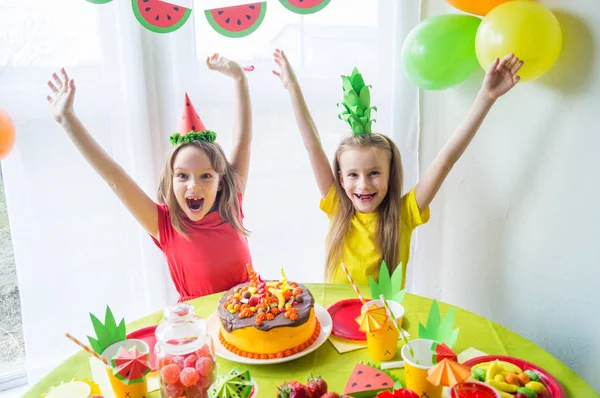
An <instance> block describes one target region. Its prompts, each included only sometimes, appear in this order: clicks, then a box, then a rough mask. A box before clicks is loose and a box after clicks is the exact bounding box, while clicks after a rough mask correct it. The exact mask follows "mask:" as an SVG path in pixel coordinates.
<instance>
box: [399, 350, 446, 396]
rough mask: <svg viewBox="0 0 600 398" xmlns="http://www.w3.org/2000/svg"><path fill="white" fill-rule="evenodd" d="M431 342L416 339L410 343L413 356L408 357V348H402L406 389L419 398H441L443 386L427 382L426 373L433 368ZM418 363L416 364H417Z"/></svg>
mask: <svg viewBox="0 0 600 398" xmlns="http://www.w3.org/2000/svg"><path fill="white" fill-rule="evenodd" d="M432 344H433V340H425V339H417V340H413V341H411V342H410V347H412V349H413V352H414V354H415V356H414V357H413V356H412V355H410V347H409V346H408V345H407V344H404V346H402V350H401V354H402V359H403V360H404V376H405V378H406V388H408V389H409V390H413V391H414V392H416V393H417V394H418V395H419V397H429V398H441V397H442V389H443V386H434V385H433V384H431V383H430V382H429V381H428V380H427V372H428V371H429V369H431V368H433V367H434V366H435V365H434V364H433V358H432V355H431V345H432ZM417 362H418V363H417Z"/></svg>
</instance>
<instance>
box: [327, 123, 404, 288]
mask: <svg viewBox="0 0 600 398" xmlns="http://www.w3.org/2000/svg"><path fill="white" fill-rule="evenodd" d="M357 147H359V148H378V149H382V150H385V151H389V153H390V155H391V156H390V158H391V161H390V178H389V185H388V192H387V195H386V196H385V198H384V199H383V201H382V202H381V204H380V205H379V207H378V208H377V213H378V216H379V217H378V223H377V231H376V236H377V237H378V238H377V240H378V241H377V246H378V247H379V250H380V252H381V253H382V259H383V260H385V262H386V264H387V267H388V270H389V271H390V274H391V273H392V272H394V270H395V269H396V267H397V266H398V263H399V261H400V253H399V250H398V247H399V244H398V241H399V240H400V222H399V221H400V201H401V199H402V182H403V172H402V161H401V158H400V151H399V150H398V147H397V146H396V144H395V143H394V142H393V141H392V140H391V139H390V138H389V137H386V136H385V135H383V134H376V133H372V134H364V135H354V134H350V135H348V136H346V137H344V138H342V140H341V141H340V144H339V146H338V148H337V150H336V152H335V157H334V159H333V174H334V180H335V188H336V190H337V197H338V198H339V200H338V203H337V211H336V212H335V213H334V215H333V219H332V221H331V224H330V228H329V233H328V234H327V253H326V259H327V260H326V264H325V272H326V276H327V279H328V280H330V279H331V278H332V277H333V275H334V272H335V269H336V267H337V266H338V265H339V264H340V262H341V261H343V258H342V257H343V248H344V240H345V238H346V236H347V234H348V232H349V231H350V221H351V220H352V216H353V215H354V212H355V210H354V205H353V204H352V200H351V199H350V198H349V197H348V195H346V192H345V191H344V188H343V187H342V184H341V182H340V174H341V172H340V170H341V169H340V156H341V155H342V153H343V152H344V151H347V150H350V149H354V148H357Z"/></svg>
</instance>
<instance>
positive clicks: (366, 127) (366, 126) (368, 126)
mask: <svg viewBox="0 0 600 398" xmlns="http://www.w3.org/2000/svg"><path fill="white" fill-rule="evenodd" d="M372 125H373V121H372V120H369V122H368V123H367V124H365V133H368V134H371V133H372V129H371V126H372Z"/></svg>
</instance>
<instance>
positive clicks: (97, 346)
mask: <svg viewBox="0 0 600 398" xmlns="http://www.w3.org/2000/svg"><path fill="white" fill-rule="evenodd" d="M88 341H89V342H90V346H92V350H94V351H96V353H98V354H102V351H103V350H102V348H101V347H100V343H98V340H96V339H94V338H92V337H90V336H88Z"/></svg>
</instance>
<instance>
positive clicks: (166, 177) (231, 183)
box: [158, 141, 250, 237]
mask: <svg viewBox="0 0 600 398" xmlns="http://www.w3.org/2000/svg"><path fill="white" fill-rule="evenodd" d="M189 146H193V147H196V148H197V149H198V150H201V151H203V152H204V153H206V156H208V159H209V160H210V163H211V165H212V168H213V169H214V170H215V171H216V172H217V174H219V183H220V185H221V190H220V191H219V192H218V193H217V198H216V199H215V205H216V206H217V207H218V209H219V215H220V216H221V219H222V220H223V221H225V222H230V223H231V225H233V227H234V228H235V229H236V230H237V231H239V232H240V233H241V234H243V235H246V236H248V235H249V233H250V232H249V231H248V230H247V229H246V228H244V225H243V224H242V219H241V215H240V214H241V211H240V207H241V206H240V201H239V199H238V192H239V191H240V190H239V187H240V183H239V179H238V176H237V174H236V172H235V170H234V168H233V166H232V165H231V164H230V163H229V161H228V160H227V157H226V156H225V153H224V152H223V148H221V146H220V145H219V144H217V143H216V142H212V143H211V142H205V141H192V142H186V143H182V144H179V145H177V146H176V147H174V148H173V149H172V150H171V152H170V153H169V155H168V160H167V163H166V164H165V168H164V169H163V172H162V173H161V176H160V184H159V186H158V201H159V203H164V204H166V205H167V207H168V208H169V213H170V214H171V223H172V224H173V228H174V229H175V230H176V231H177V232H179V233H180V234H182V235H184V236H186V237H187V236H188V234H187V232H188V231H187V228H186V226H185V224H184V221H183V209H181V207H180V206H179V203H178V202H177V198H176V197H175V193H174V192H173V174H174V173H173V163H174V162H175V158H176V157H177V154H178V153H179V152H180V151H181V150H182V149H183V148H186V147H189Z"/></svg>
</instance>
